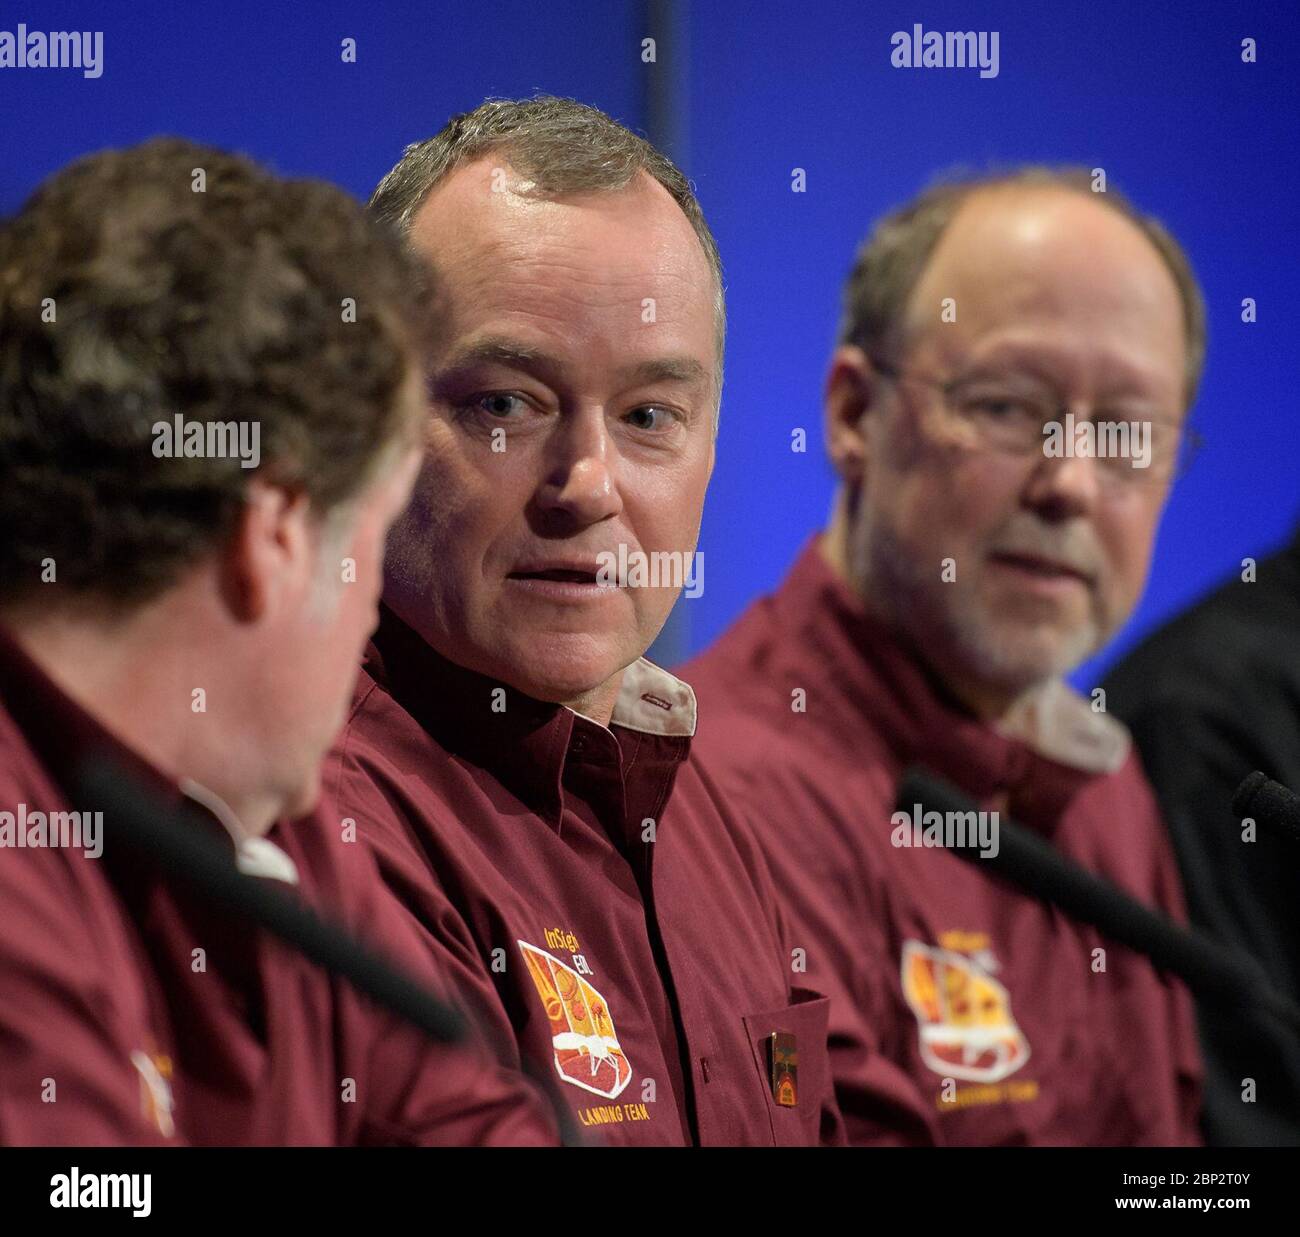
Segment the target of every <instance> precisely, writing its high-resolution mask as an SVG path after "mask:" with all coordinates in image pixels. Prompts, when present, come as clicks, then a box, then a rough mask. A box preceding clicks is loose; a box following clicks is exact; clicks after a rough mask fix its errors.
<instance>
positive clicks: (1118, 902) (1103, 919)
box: [897, 767, 1300, 1030]
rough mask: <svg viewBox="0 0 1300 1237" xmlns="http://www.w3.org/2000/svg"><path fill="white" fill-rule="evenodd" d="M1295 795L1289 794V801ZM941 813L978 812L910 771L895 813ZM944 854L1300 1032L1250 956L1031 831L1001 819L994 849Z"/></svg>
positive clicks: (1294, 1012) (1200, 987)
mask: <svg viewBox="0 0 1300 1237" xmlns="http://www.w3.org/2000/svg"><path fill="white" fill-rule="evenodd" d="M1293 797H1294V796H1293ZM917 804H920V805H928V806H929V807H931V808H933V809H936V810H938V811H942V812H960V813H966V812H972V813H974V812H978V810H979V809H978V807H977V805H976V804H975V803H974V802H973V801H972V800H971V799H969V798H968V797H967V796H966V795H964V794H962V793H961V792H960V791H959V790H957V789H956V788H955V787H954V786H952V785H950V784H949V783H948V782H945V781H943V780H941V779H939V778H937V777H935V776H934V775H933V774H931V773H929V772H928V771H926V770H924V769H921V768H916V767H914V768H912V769H909V770H908V772H907V774H906V776H905V777H904V778H903V781H902V783H901V784H900V786H899V788H898V799H897V807H898V809H899V810H900V811H907V812H909V813H910V812H911V810H912V807H913V805H917ZM948 849H950V850H952V851H953V852H954V853H955V854H957V855H960V856H961V857H962V858H963V859H966V860H968V861H970V862H972V863H975V864H977V865H978V866H980V867H982V868H984V869H985V870H986V871H988V870H989V869H992V870H993V871H994V872H996V873H997V874H998V875H1000V876H1003V877H1005V878H1006V879H1007V880H1010V881H1012V882H1013V883H1014V884H1016V885H1019V886H1020V887H1021V888H1022V889H1024V890H1025V891H1026V892H1027V893H1030V894H1033V895H1034V896H1035V897H1039V898H1042V899H1043V900H1044V901H1046V902H1048V903H1050V904H1051V905H1053V906H1056V907H1059V908H1060V909H1061V910H1063V911H1064V912H1065V913H1066V914H1068V915H1069V916H1071V918H1073V919H1077V920H1079V921H1081V922H1082V923H1086V924H1089V925H1091V926H1092V927H1094V928H1096V929H1097V930H1098V931H1099V932H1101V933H1102V934H1103V935H1105V936H1108V937H1110V938H1111V939H1112V940H1115V941H1117V942H1119V943H1120V944H1121V945H1125V946H1127V947H1128V948H1129V949H1132V950H1134V951H1135V952H1137V953H1140V954H1143V955H1144V956H1145V957H1147V958H1149V959H1150V960H1151V961H1152V962H1153V963H1155V965H1156V966H1157V967H1159V968H1161V969H1162V970H1167V971H1172V972H1173V973H1174V974H1175V975H1178V976H1179V977H1180V978H1181V979H1182V980H1183V981H1184V982H1185V983H1186V984H1187V986H1188V987H1189V988H1190V989H1191V990H1192V991H1193V992H1195V993H1196V994H1197V995H1198V996H1204V997H1206V998H1208V999H1209V1000H1211V1001H1212V1002H1214V1003H1216V1004H1223V1005H1228V1004H1232V1005H1239V1004H1241V1003H1243V1002H1245V1003H1248V1004H1250V1005H1252V1006H1255V1007H1257V1008H1259V1009H1262V1010H1266V1011H1267V1012H1269V1013H1271V1014H1273V1015H1274V1016H1275V1017H1277V1018H1280V1019H1281V1020H1282V1021H1284V1022H1286V1023H1288V1024H1289V1025H1290V1026H1291V1027H1293V1028H1295V1029H1298V1030H1300V1007H1297V1006H1295V1005H1293V1004H1292V1003H1291V1002H1290V1001H1289V1000H1287V999H1286V997H1284V996H1283V995H1282V994H1280V993H1279V992H1278V991H1277V990H1276V988H1274V987H1273V986H1272V985H1271V984H1270V982H1269V980H1268V977H1267V976H1266V975H1265V973H1264V970H1263V968H1262V967H1261V966H1260V964H1259V962H1258V961H1256V959H1255V958H1254V957H1252V956H1251V955H1249V954H1246V953H1243V952H1242V951H1240V950H1236V949H1230V948H1228V947H1227V946H1224V945H1221V944H1220V943H1219V942H1218V941H1216V940H1214V939H1213V938H1212V937H1209V936H1206V935H1205V934H1204V933H1203V932H1200V931H1197V930H1195V929H1189V928H1184V927H1182V926H1181V925H1180V924H1176V923H1174V922H1173V920H1171V919H1168V918H1166V917H1165V916H1164V915H1162V914H1160V913H1159V912H1157V911H1154V910H1152V909H1151V908H1150V907H1149V906H1146V905H1144V904H1143V903H1141V902H1139V901H1138V900H1137V899H1136V898H1133V897H1130V896H1129V894H1127V893H1125V892H1124V891H1123V890H1122V889H1119V888H1117V887H1116V886H1115V885H1112V884H1111V883H1110V882H1109V881H1107V880H1104V879H1103V878H1101V877H1099V876H1096V875H1094V874H1093V873H1091V872H1089V871H1087V870H1085V869H1084V868H1081V867H1079V866H1078V865H1077V864H1075V863H1073V862H1071V861H1070V860H1069V859H1067V858H1066V857H1065V856H1064V855H1062V854H1061V853H1060V851H1058V850H1057V849H1056V848H1055V847H1054V846H1052V845H1051V844H1050V843H1049V842H1047V841H1045V840H1044V839H1043V838H1041V837H1039V836H1038V835H1037V834H1036V833H1034V832H1033V831H1031V830H1029V829H1027V828H1025V827H1024V826H1023V825H1018V824H1016V823H1015V822H1014V821H1011V820H1008V819H1007V818H1006V817H999V820H998V851H997V854H996V855H995V856H992V857H984V856H986V855H987V848H985V849H984V850H983V851H982V850H981V844H980V843H979V842H978V841H976V840H974V839H972V840H971V842H970V843H969V844H967V845H964V846H952V847H949V848H948Z"/></svg>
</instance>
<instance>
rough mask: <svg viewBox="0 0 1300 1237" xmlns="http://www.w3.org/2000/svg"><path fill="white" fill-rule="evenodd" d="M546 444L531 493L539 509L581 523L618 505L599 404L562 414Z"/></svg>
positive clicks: (613, 452)
mask: <svg viewBox="0 0 1300 1237" xmlns="http://www.w3.org/2000/svg"><path fill="white" fill-rule="evenodd" d="M549 447H550V450H549V452H548V459H547V475H546V480H545V481H544V483H543V484H542V487H541V489H540V491H539V493H538V496H537V497H538V505H539V507H540V508H541V509H542V510H543V511H545V512H547V513H548V514H549V515H551V516H554V517H559V518H565V519H567V520H569V521H572V522H573V523H574V524H578V525H582V526H585V525H588V524H597V523H599V522H600V521H601V520H606V519H609V517H610V516H614V515H618V514H619V513H620V512H621V511H622V510H623V500H622V497H621V495H620V493H619V488H618V475H617V474H618V469H617V464H618V452H617V448H616V446H615V444H614V442H613V439H612V437H611V435H610V433H609V426H608V425H607V423H606V420H605V414H604V410H603V409H600V408H584V409H582V410H580V411H575V412H573V413H571V414H569V415H567V416H564V417H562V418H561V423H560V425H559V427H558V428H557V430H556V431H555V433H554V435H553V436H552V438H551V441H550V444H549Z"/></svg>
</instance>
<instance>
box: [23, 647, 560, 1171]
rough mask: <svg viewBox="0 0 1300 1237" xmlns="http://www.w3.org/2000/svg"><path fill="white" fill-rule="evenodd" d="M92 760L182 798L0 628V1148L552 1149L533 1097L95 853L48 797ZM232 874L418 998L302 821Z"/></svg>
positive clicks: (398, 923)
mask: <svg viewBox="0 0 1300 1237" xmlns="http://www.w3.org/2000/svg"><path fill="white" fill-rule="evenodd" d="M199 724H202V723H201V719H200V722H199ZM92 755H93V756H98V757H100V758H103V759H107V760H110V761H111V762H112V763H113V765H115V766H116V767H117V768H119V769H120V770H121V771H122V772H123V773H124V774H125V775H127V776H129V777H131V778H132V779H134V780H136V781H138V782H140V783H141V784H142V785H143V786H144V787H146V788H148V789H149V790H150V791H152V792H153V793H154V794H156V795H157V796H158V797H159V798H160V799H161V800H162V801H163V802H164V803H168V804H170V805H173V806H174V805H178V804H179V803H180V802H181V792H180V790H179V788H178V787H177V786H175V785H174V784H172V783H170V782H169V781H168V780H167V779H166V778H164V777H163V775H162V774H161V773H160V772H158V770H156V769H155V768H153V767H152V766H151V765H149V764H148V763H147V762H145V761H144V760H143V759H141V758H140V757H139V756H137V755H136V754H135V753H134V752H132V751H131V750H130V749H129V748H127V747H126V746H125V745H124V744H122V743H121V742H120V741H119V740H118V739H117V738H116V737H115V736H114V735H113V734H112V733H110V732H109V731H108V730H107V729H106V728H105V727H104V726H103V725H102V724H101V723H100V722H99V721H97V720H96V719H95V718H94V717H92V716H91V715H90V714H89V713H88V712H86V711H85V710H84V709H82V708H81V707H80V706H78V705H77V704H76V703H75V702H73V701H72V700H71V699H70V698H69V697H68V696H67V695H66V694H65V693H64V692H62V691H61V690H60V689H59V688H58V687H57V686H56V685H55V684H54V683H53V682H52V681H51V680H50V679H49V677H48V676H47V675H45V674H44V673H43V672H42V671H41V670H40V668H39V667H37V666H36V665H35V663H33V662H32V661H31V660H30V658H28V657H27V656H26V655H25V654H24V653H23V651H22V650H21V649H20V648H19V647H18V646H17V645H16V644H15V643H13V641H12V640H11V639H10V638H9V637H7V636H6V635H4V633H0V843H3V845H0V908H2V913H0V1143H4V1144H9V1145H27V1144H42V1145H83V1146H87V1145H124V1144H180V1143H189V1144H202V1145H222V1146H224V1145H275V1144H294V1145H307V1144H313V1145H315V1144H328V1145H334V1144H341V1145H355V1144H363V1143H399V1142H400V1143H422V1144H439V1145H447V1144H458V1143H469V1142H476V1143H478V1142H499V1143H512V1144H513V1143H549V1142H554V1141H555V1139H556V1132H555V1127H554V1123H553V1120H552V1118H551V1115H550V1113H549V1112H548V1111H547V1110H546V1107H545V1105H544V1104H543V1102H542V1101H541V1099H540V1097H539V1096H538V1095H537V1093H536V1091H535V1089H533V1088H532V1087H531V1086H530V1085H529V1084H528V1083H526V1082H525V1081H524V1080H522V1079H520V1078H518V1077H516V1076H512V1075H510V1074H508V1073H507V1072H506V1071H503V1070H501V1069H500V1068H499V1067H498V1066H497V1065H496V1064H495V1063H493V1062H492V1061H491V1060H490V1059H489V1058H488V1057H487V1054H486V1052H485V1051H483V1050H481V1049H477V1050H476V1049H470V1048H464V1049H461V1048H455V1049H451V1048H445V1047H441V1046H437V1045H433V1044H431V1043H430V1042H429V1041H428V1040H426V1039H425V1038H424V1037H423V1035H422V1034H421V1033H419V1032H417V1031H416V1030H414V1029H413V1028H410V1027H408V1026H406V1025H405V1024H404V1023H402V1022H400V1021H398V1020H397V1019H396V1018H393V1017H390V1016H388V1015H386V1014H384V1013H382V1012H381V1011H378V1010H376V1009H375V1008H374V1007H373V1006H372V1005H371V1004H370V1003H369V1002H368V1001H367V1000H365V999H364V998H362V997H361V996H360V995H359V994H356V993H354V992H353V991H352V989H351V988H350V987H349V986H348V985H347V984H345V983H343V982H341V981H335V980H332V979H331V978H330V977H329V976H327V975H325V974H324V972H322V971H320V970H319V969H318V968H317V967H315V966H314V965H313V964H311V963H309V962H308V961H306V959H304V958H301V957H300V956H298V955H297V954H295V953H294V952H292V951H291V950H289V949H288V948H287V947H286V946H283V945H281V944H280V943H279V942H277V941H275V940H272V939H269V938H268V937H267V936H266V935H264V934H263V933H262V932H260V931H259V930H255V929H249V928H245V927H244V926H243V925H242V924H241V923H239V922H238V921H235V920H231V919H230V918H229V917H228V916H227V915H225V914H224V913H222V912H221V911H219V910H216V909H213V908H212V907H210V906H208V905H207V904H205V903H202V902H199V901H197V900H195V899H194V898H192V897H191V896H189V895H188V894H187V893H186V891H185V890H184V889H180V888H174V887H173V886H172V885H171V883H170V882H168V881H166V880H164V879H161V878H160V877H159V876H158V875H157V874H156V873H154V872H152V871H149V870H147V869H145V868H142V867H141V865H139V863H138V862H136V861H135V860H134V858H133V856H132V855H131V853H130V852H129V851H122V850H119V849H118V848H116V847H115V846H114V845H113V840H112V835H111V824H112V822H111V819H108V820H107V824H108V831H107V833H108V836H107V837H105V831H104V828H103V826H104V823H105V819H104V818H101V820H100V821H99V822H98V823H97V824H96V823H95V822H94V821H93V816H92V814H93V813H94V811H95V805H94V804H90V803H74V802H72V801H71V799H70V797H69V790H68V787H69V786H70V785H71V784H72V782H71V779H72V777H73V774H74V771H75V769H76V768H77V767H78V765H79V764H80V763H81V761H83V760H84V759H86V758H87V757H90V756H92ZM194 793H195V795H196V796H197V797H198V798H199V799H200V800H202V801H204V802H206V803H209V804H214V800H213V796H211V795H210V794H209V793H207V792H203V791H202V789H201V788H195V790H194ZM214 806H216V807H217V809H218V811H220V812H222V814H228V809H225V808H224V805H221V804H220V803H219V802H216V803H215V804H214ZM194 810H195V811H197V810H198V809H197V807H195V808H194ZM65 813H74V814H76V816H75V821H74V820H73V819H72V818H70V817H68V816H66V815H60V814H65ZM56 815H57V816H59V820H58V824H57V826H56V823H55V816H56ZM205 819H206V822H207V823H209V824H210V825H211V828H212V831H213V833H214V835H215V836H218V837H223V836H225V834H224V833H223V828H222V825H221V824H219V823H218V821H217V819H215V818H212V817H208V818H202V817H199V818H196V819H195V820H194V824H195V827H203V825H204V821H205ZM225 823H226V826H227V827H228V828H231V829H233V832H234V833H238V832H239V830H238V829H237V828H235V827H234V825H235V822H233V821H227V822H225ZM96 837H97V838H98V842H96ZM54 841H58V842H59V843H61V844H60V845H58V846H55V845H52V844H51V843H52V842H54ZM62 843H71V844H69V845H63V844H62ZM78 843H80V845H78ZM101 846H102V853H100V854H98V856H96V855H95V851H97V850H99V849H100V847H101ZM232 846H234V840H233V839H232ZM236 858H237V861H238V863H239V866H240V867H241V868H243V870H245V871H246V872H250V873H253V874H257V875H261V876H264V877H266V878H268V879H275V880H278V881H280V882H281V883H283V884H284V886H285V887H286V888H289V889H294V888H296V889H297V891H298V893H299V894H300V896H302V897H303V898H304V900H306V901H308V902H310V903H312V904H313V905H315V906H317V907H318V908H320V909H322V910H324V911H326V912H327V913H329V914H331V915H332V916H333V917H334V918H336V919H340V920H342V922H343V923H344V924H345V925H346V926H348V927H350V928H351V929H352V930H353V931H354V932H357V933H359V934H360V935H362V936H363V937H364V938H365V939H366V940H367V942H368V943H369V944H370V945H371V946H372V947H374V948H376V949H380V950H383V951H384V952H386V953H388V954H389V955H390V956H392V957H394V958H395V959H396V960H397V961H398V962H400V963H401V964H403V965H404V966H405V967H406V968H407V969H408V970H410V971H412V972H413V973H415V974H417V975H418V976H419V977H420V978H422V979H424V981H425V982H426V983H428V984H429V985H430V986H431V987H433V988H435V990H436V989H437V988H438V986H439V983H440V981H439V979H438V977H437V976H436V974H435V973H434V972H433V971H432V969H431V968H430V967H429V964H428V959H427V956H426V955H425V954H424V951H422V950H420V949H419V947H418V945H417V944H416V943H415V942H414V941H413V940H412V939H411V937H410V935H409V928H408V927H407V925H406V924H405V923H403V922H402V920H401V919H400V917H398V916H396V915H395V914H394V912H393V910H392V908H391V900H390V899H389V898H388V896H387V894H386V893H385V891H384V890H383V887H382V885H381V884H380V881H379V877H378V874H377V873H376V872H375V870H374V865H373V861H372V860H371V858H370V856H369V854H368V852H367V851H366V849H365V847H364V845H360V844H357V843H355V842H353V843H352V844H348V843H346V842H344V841H342V840H340V839H339V835H338V834H337V833H335V832H331V833H329V834H327V833H325V832H324V831H323V830H322V829H321V828H320V826H319V824H318V823H312V822H309V821H305V822H296V823H294V824H292V825H281V826H277V827H276V828H275V829H274V830H273V831H272V833H271V834H270V835H269V836H268V837H267V838H263V839H256V840H248V841H243V842H241V843H239V845H238V847H237V848H236Z"/></svg>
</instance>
